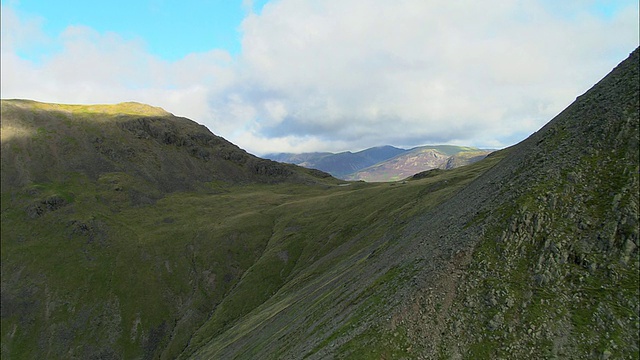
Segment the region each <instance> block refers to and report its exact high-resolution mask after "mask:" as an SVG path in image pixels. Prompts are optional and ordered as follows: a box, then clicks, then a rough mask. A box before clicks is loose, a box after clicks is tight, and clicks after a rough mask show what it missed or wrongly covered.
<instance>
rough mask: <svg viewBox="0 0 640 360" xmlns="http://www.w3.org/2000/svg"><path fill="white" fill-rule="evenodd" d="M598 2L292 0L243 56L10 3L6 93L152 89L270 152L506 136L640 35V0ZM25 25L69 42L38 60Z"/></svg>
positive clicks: (267, 16) (154, 97) (251, 26)
mask: <svg viewBox="0 0 640 360" xmlns="http://www.w3.org/2000/svg"><path fill="white" fill-rule="evenodd" d="M252 3H253V2H252V1H245V4H246V7H247V9H251V8H252ZM594 4H595V5H597V4H598V3H597V2H590V3H589V2H581V1H580V2H578V1H572V2H562V6H559V5H557V2H555V1H548V2H545V1H533V0H525V1H501V0H490V1H483V2H465V3H464V4H462V3H460V2H441V1H439V2H435V1H426V0H398V1H393V2H390V1H382V0H379V1H369V0H368V1H364V0H325V1H322V2H317V1H311V0H308V1H307V0H280V1H273V2H269V3H267V4H266V5H265V6H264V7H263V8H262V10H261V12H260V14H256V13H255V12H253V11H248V14H247V17H246V19H245V20H244V22H243V23H242V26H241V29H242V33H243V39H242V52H241V54H240V55H239V56H238V57H237V58H233V57H231V56H230V55H229V54H228V53H226V52H224V51H222V50H212V51H210V52H207V53H199V54H191V55H189V56H187V57H185V58H183V59H181V60H179V61H175V62H166V61H163V60H161V59H159V58H157V57H154V56H152V55H150V54H149V53H148V52H147V50H146V49H145V44H144V42H142V40H139V39H134V40H130V39H123V38H121V37H120V36H119V35H117V34H110V33H106V34H100V33H96V32H95V31H93V30H91V29H89V28H84V27H70V28H68V29H67V30H66V31H65V32H64V33H63V34H60V36H59V37H58V38H57V39H53V40H51V39H49V40H46V39H47V38H46V36H44V34H43V33H42V32H41V31H40V30H39V28H38V27H39V20H37V19H36V20H26V21H25V20H21V19H19V18H18V17H16V16H15V14H12V13H11V12H9V13H8V14H9V16H8V17H7V18H9V19H10V21H7V22H6V23H5V12H6V11H5V7H3V9H2V10H3V11H2V13H3V23H2V26H3V29H2V33H3V45H2V96H3V97H4V98H6V97H28V98H34V99H37V100H42V101H56V102H103V103H104V102H117V101H129V100H135V101H143V102H147V103H150V104H153V105H156V106H162V107H164V108H165V109H167V110H168V111H171V112H173V113H175V114H177V115H182V116H187V117H190V118H192V119H194V120H196V121H198V122H200V123H203V124H205V125H207V126H208V127H209V128H210V129H211V130H212V131H213V132H215V133H217V134H219V135H222V136H225V137H227V138H228V139H229V140H231V141H233V142H235V143H237V144H238V145H240V146H241V147H244V148H246V149H248V150H250V151H252V152H255V153H265V152H276V151H301V150H304V151H312V150H333V151H337V150H346V149H361V148H365V147H368V146H375V145H382V144H393V145H399V146H413V145H419V144H426V143H451V142H456V143H459V144H465V145H477V146H487V147H498V146H505V145H510V144H512V143H513V142H515V141H518V140H520V139H522V138H524V137H525V136H526V135H528V134H530V133H532V132H533V131H535V130H537V129H538V128H539V127H541V126H542V125H544V123H546V122H547V121H548V120H550V119H551V118H552V117H553V116H554V115H555V114H557V113H558V112H559V111H561V110H562V109H563V108H564V107H566V106H567V105H568V104H569V103H570V102H571V101H572V100H573V99H574V98H575V97H576V96H577V95H580V94H581V93H582V92H584V91H585V90H587V89H588V88H589V87H591V86H592V85H593V84H594V83H595V82H596V81H597V80H599V79H600V78H601V77H602V76H604V75H605V74H606V73H607V72H608V71H609V70H611V68H612V67H613V66H615V65H616V64H617V63H618V62H619V61H621V60H622V59H623V58H624V57H625V56H626V55H627V54H628V53H629V52H630V51H632V50H633V49H634V48H635V47H636V46H638V5H637V3H634V2H630V3H629V4H630V5H628V7H627V8H626V9H624V10H621V11H619V12H617V13H615V14H614V15H613V16H606V17H604V16H598V14H597V12H595V11H594V6H595V5H594ZM26 30H28V31H26ZM13 34H27V35H26V38H25V35H21V36H23V37H22V38H21V40H20V42H21V43H38V42H39V43H42V42H43V41H53V42H55V43H56V44H58V45H59V46H60V48H61V50H59V51H58V52H57V53H55V54H54V55H52V56H49V57H46V58H43V59H41V61H40V62H38V63H36V62H31V61H29V60H25V59H23V58H21V57H18V56H17V55H16V52H15V48H14V47H13V44H15V41H14V40H12V41H8V42H7V44H8V45H6V44H5V35H6V36H8V37H9V38H11V39H13V38H12V36H14V35H13ZM43 39H44V40H43ZM5 45H6V46H5Z"/></svg>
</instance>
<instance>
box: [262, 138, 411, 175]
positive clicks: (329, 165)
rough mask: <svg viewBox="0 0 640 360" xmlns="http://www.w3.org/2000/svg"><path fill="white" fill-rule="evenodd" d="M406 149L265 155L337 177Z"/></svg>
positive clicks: (383, 147) (384, 147) (387, 148)
mask: <svg viewBox="0 0 640 360" xmlns="http://www.w3.org/2000/svg"><path fill="white" fill-rule="evenodd" d="M405 151H406V150H404V149H400V148H396V147H393V146H389V145H386V146H379V147H373V148H368V149H365V150H362V151H358V152H355V153H353V152H351V151H345V152H341V153H337V154H334V153H328V152H316V153H302V154H292V153H280V154H267V155H266V156H265V157H266V158H268V159H271V160H274V161H280V162H284V163H290V164H295V165H299V166H304V167H306V168H311V169H318V170H322V171H325V172H327V173H329V174H331V175H333V176H336V177H338V178H343V177H344V176H346V175H348V174H351V173H353V172H355V171H358V170H360V169H364V168H366V167H368V166H371V165H373V164H377V163H379V162H381V161H384V160H387V159H390V158H392V157H394V156H396V155H398V154H402V153H404V152H405Z"/></svg>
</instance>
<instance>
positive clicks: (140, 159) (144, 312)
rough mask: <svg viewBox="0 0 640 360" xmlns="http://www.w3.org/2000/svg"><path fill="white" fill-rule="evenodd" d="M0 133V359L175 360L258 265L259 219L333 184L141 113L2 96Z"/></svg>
mask: <svg viewBox="0 0 640 360" xmlns="http://www.w3.org/2000/svg"><path fill="white" fill-rule="evenodd" d="M1 125H2V133H1V134H2V144H1V147H2V152H1V154H2V158H1V162H2V167H1V170H2V174H1V176H2V197H1V199H2V208H1V209H2V212H1V219H2V226H1V229H0V230H1V239H2V249H1V250H2V252H1V254H2V262H1V266H2V272H1V275H2V282H1V287H2V288H1V290H2V291H1V296H2V298H1V299H2V308H1V309H2V313H1V318H2V358H3V359H5V358H6V359H10V358H39V357H45V358H65V359H70V358H77V359H87V358H96V357H100V358H156V357H158V356H160V354H165V355H164V356H166V357H167V358H172V357H175V356H176V354H177V353H179V352H180V351H181V350H182V348H183V347H184V346H185V344H186V343H187V342H188V340H189V337H190V334H191V332H192V331H193V329H194V328H196V327H197V326H199V325H200V323H201V322H202V321H204V320H205V319H206V317H207V315H208V313H209V311H211V309H212V308H213V307H215V306H216V305H217V304H218V303H219V302H220V301H221V299H222V298H223V297H224V295H225V293H226V292H227V291H229V289H231V288H232V287H233V286H234V285H235V284H236V283H237V282H238V279H239V278H240V277H241V276H242V274H243V272H244V271H245V270H246V269H247V268H248V267H250V266H251V265H252V264H253V262H254V261H256V259H258V258H260V255H261V251H262V250H263V249H264V248H265V246H266V242H267V241H268V238H269V234H270V233H271V231H272V229H271V226H272V219H271V217H270V216H269V215H266V214H262V213H260V212H259V211H261V209H264V208H270V207H273V206H276V204H279V203H280V202H281V201H284V200H283V199H285V198H286V197H287V196H286V191H288V190H291V191H295V188H296V186H303V188H305V187H309V188H310V190H313V189H316V188H317V187H318V186H320V187H321V188H323V187H325V186H327V185H330V184H332V183H335V182H336V180H335V179H333V178H331V177H330V176H329V175H328V174H324V173H321V172H319V171H314V170H309V169H304V168H299V167H296V166H293V165H285V164H279V163H275V162H272V161H269V160H263V159H259V158H256V157H253V156H251V155H249V154H247V153H246V152H244V151H242V150H240V149H239V148H237V147H236V146H235V145H233V144H231V143H229V142H227V141H226V140H224V139H222V138H220V137H218V136H215V135H213V134H212V133H211V132H209V131H208V130H207V129H206V128H204V127H202V126H200V125H197V124H196V123H194V122H192V121H190V120H188V119H184V118H179V117H175V116H173V115H171V114H168V113H166V112H164V111H163V110H161V109H158V108H153V107H149V106H146V105H142V104H135V103H125V104H119V105H100V106H77V105H56V104H44V103H37V102H33V101H24V100H2V117H1ZM278 184H279V185H278ZM302 184H304V185H302ZM253 186H255V187H257V188H258V189H259V188H260V186H265V187H268V186H274V187H275V188H277V189H279V188H278V186H280V187H283V188H284V189H287V190H283V189H280V190H279V191H280V192H282V194H278V193H277V191H276V193H273V194H266V195H265V193H264V191H263V190H256V191H249V190H246V189H251V188H252V187H253ZM230 189H240V190H237V191H235V192H232V191H231V190H230ZM243 189H245V190H246V193H245V192H243ZM277 189H276V190H277ZM274 191H275V190H274ZM228 193H231V195H228ZM226 194H227V195H226ZM203 198H208V200H204V199H203ZM261 204H262V205H261Z"/></svg>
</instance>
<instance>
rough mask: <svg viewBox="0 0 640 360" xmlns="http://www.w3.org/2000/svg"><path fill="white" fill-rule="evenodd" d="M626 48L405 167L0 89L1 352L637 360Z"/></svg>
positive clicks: (632, 89) (632, 83) (631, 99)
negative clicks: (345, 175) (329, 157)
mask: <svg viewBox="0 0 640 360" xmlns="http://www.w3.org/2000/svg"><path fill="white" fill-rule="evenodd" d="M639 62H640V57H639V50H638V49H636V50H635V51H634V52H633V53H632V54H631V55H630V57H629V58H628V59H627V60H625V61H624V62H623V63H621V64H620V65H619V66H618V67H616V68H615V69H614V70H613V71H612V72H611V73H610V74H609V75H608V76H607V77H605V78H604V79H603V80H601V81H600V82H599V83H598V84H596V85H595V86H594V87H593V88H592V89H591V90H589V91H588V92H587V93H585V94H584V95H582V96H580V97H578V98H577V99H576V101H575V102H574V103H573V104H571V105H570V106H569V107H568V108H567V109H566V110H564V111H563V112H562V113H560V114H559V115H558V116H557V117H555V118H554V119H553V120H552V121H551V122H549V123H548V124H547V125H546V126H545V127H544V128H542V129H541V130H540V131H538V132H536V133H535V134H533V135H531V136H530V137H529V138H528V139H527V140H525V141H523V142H522V143H520V144H518V145H515V146H513V147H511V148H508V149H505V150H501V151H497V152H495V153H492V154H490V155H489V156H487V157H486V158H485V159H483V160H481V161H478V162H476V163H474V164H471V165H468V166H464V167H460V168H456V169H452V170H441V169H438V170H431V171H428V172H425V173H420V174H418V175H416V176H414V177H413V180H409V181H406V182H403V183H377V184H369V183H362V182H355V183H346V184H344V182H342V183H339V182H338V181H337V180H335V179H333V178H331V177H327V175H326V174H324V173H317V172H310V170H305V169H301V168H298V167H295V166H289V165H280V164H277V163H273V162H263V161H265V160H260V159H257V158H253V157H251V156H249V155H247V154H246V153H244V152H242V151H241V150H239V149H237V148H236V147H235V146H233V145H230V144H228V143H227V142H225V141H224V140H223V139H221V138H218V137H215V136H214V135H212V134H210V133H208V132H206V131H205V130H203V129H202V128H201V127H199V126H198V125H196V124H194V123H192V122H189V121H188V120H186V119H181V118H174V117H172V116H170V115H167V114H158V113H155V111H158V110H157V109H155V108H146V107H143V108H144V109H147V110H144V111H149V112H154V115H153V116H151V118H153V119H156V120H154V122H151V123H150V124H148V125H149V128H150V129H161V130H149V131H147V130H145V129H146V128H147V127H146V125H144V122H143V125H140V126H141V128H140V126H137V125H136V126H134V127H133V130H131V129H130V128H129V127H130V126H129V125H124V124H128V123H129V122H130V121H131V120H133V119H132V118H131V117H132V116H133V117H134V118H136V117H140V114H138V113H136V114H135V115H132V114H130V113H129V114H128V115H111V114H108V112H107V111H106V110H104V109H103V110H101V111H93V112H91V111H90V112H86V110H84V108H74V110H73V111H71V112H70V113H68V112H61V111H60V110H59V109H60V108H65V106H58V105H43V104H38V103H26V102H22V101H9V102H7V101H3V105H2V106H3V107H2V182H3V184H2V228H1V231H2V233H1V234H2V293H1V294H2V357H3V359H4V358H37V357H45V358H65V359H74V358H76V359H85V358H103V359H120V358H126V359H129V358H139V359H157V358H161V359H173V358H181V359H187V358H194V359H217V358H220V359H227V358H240V359H255V358H260V359H303V358H306V359H325V358H336V359H341V358H349V359H371V358H374V359H378V358H385V359H401V358H407V359H414V358H423V359H433V358H443V359H449V358H453V359H495V358H518V359H540V358H569V359H585V358H587V359H589V358H592V359H605V358H624V359H627V358H629V359H633V358H637V357H638V356H639V350H638V346H639V339H638V332H639V330H640V328H639V327H640V318H639V317H638V314H639V312H640V303H639V300H638V298H639V296H640V291H639V287H638V282H639V281H640V278H639V269H640V263H639V254H638V195H639V185H638V177H639V159H638V150H639V143H638V137H639V135H638V132H639V129H638V127H639V124H638V123H639V107H640V103H639V97H640V91H639V87H640V85H639V84H640V83H639V76H638V73H639V71H638V67H639ZM137 106H138V105H136V107H137ZM5 109H7V110H5ZM81 109H82V111H80V110H81ZM152 109H155V110H152ZM63 110H64V109H63ZM65 111H66V110H65ZM136 111H139V110H136ZM6 114H10V115H11V116H8V115H6ZM25 114H28V115H25ZM151 118H148V117H143V119H148V120H150V119H151ZM134 123H135V124H138V122H136V121H134ZM30 124H35V125H30ZM5 128H6V129H10V130H11V131H7V132H5ZM40 128H42V129H43V130H40ZM24 129H27V130H24ZM166 129H169V130H166ZM192 129H193V130H192ZM195 129H200V130H201V131H204V132H203V133H204V134H208V135H207V139H209V137H212V138H211V139H216V141H218V142H216V143H205V145H202V144H201V143H199V142H198V141H199V140H195V139H192V136H191V135H194V134H198V133H200V132H198V131H196V130H195ZM145 134H146V135H145ZM152 134H154V135H152ZM167 134H168V135H167ZM171 134H176V137H175V138H177V139H183V140H175V141H174V140H169V141H168V142H167V141H165V140H166V139H174V137H172V136H171ZM101 137H102V139H103V140H102V142H99V141H98V142H94V140H95V139H96V138H101ZM196 138H197V136H196ZM207 141H208V140H207ZM211 141H214V140H211ZM65 144H72V145H70V146H72V147H71V149H70V150H69V149H66V148H65V146H69V145H65ZM73 144H76V145H73ZM101 144H106V145H104V146H102V145H101ZM73 146H75V147H73ZM127 148H130V149H133V151H129V152H127V151H125V150H123V149H127ZM74 149H75V150H78V151H77V152H76V151H74ZM109 149H110V150H109ZM194 149H195V150H194ZM198 149H203V150H204V151H206V152H207V153H208V154H209V158H207V157H206V156H203V157H202V158H201V157H199V156H198V154H199V153H200V152H199V151H198ZM79 150H82V151H79ZM229 151H230V152H231V153H232V154H238V155H234V156H230V157H229V156H226V155H224V154H227V153H228V152H229ZM110 154H113V156H111V155H110ZM127 154H132V155H127ZM235 156H238V157H242V158H243V159H245V160H242V161H236V160H233V159H235ZM96 161H98V164H100V165H99V166H96V165H93V163H95V162H96ZM100 161H101V162H100ZM165 161H167V162H165ZM169 164H175V166H177V167H178V168H179V169H181V170H180V172H178V171H176V172H175V173H172V172H171V171H169V172H168V173H165V170H167V169H169ZM255 164H264V165H265V166H264V167H261V166H257V167H256V165H255ZM267 165H268V166H267ZM141 169H142V170H141ZM229 169H231V170H229ZM256 169H263V170H256ZM183 171H184V173H183ZM191 172H193V176H187V175H186V174H191ZM5 183H6V185H5ZM140 193H141V194H142V195H139V194H140ZM136 199H137V200H136ZM141 199H142V200H141ZM144 199H149V200H144Z"/></svg>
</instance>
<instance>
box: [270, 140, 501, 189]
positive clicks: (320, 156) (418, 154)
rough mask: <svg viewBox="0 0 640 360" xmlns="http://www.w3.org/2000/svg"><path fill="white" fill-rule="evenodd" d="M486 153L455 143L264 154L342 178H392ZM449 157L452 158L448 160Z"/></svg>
mask: <svg viewBox="0 0 640 360" xmlns="http://www.w3.org/2000/svg"><path fill="white" fill-rule="evenodd" d="M490 152H491V151H488V150H480V149H476V148H470V147H463V146H455V145H429V146H419V147H415V148H412V149H408V150H407V149H400V148H396V147H393V146H389V145H386V146H379V147H373V148H369V149H365V150H362V151H359V152H356V153H352V152H348V151H347V152H342V153H337V154H334V153H328V152H317V153H301V154H293V153H280V154H268V155H266V158H268V159H271V160H275V161H280V162H284V163H290V164H295V165H299V166H304V167H306V168H312V169H319V170H322V171H326V172H327V173H330V174H331V175H333V176H335V177H338V178H340V179H345V180H364V181H394V180H400V179H404V178H405V177H408V176H411V175H413V174H416V173H418V172H421V171H425V170H430V169H434V168H445V167H447V166H449V167H448V168H453V167H458V166H462V165H467V164H469V163H472V162H475V161H478V160H480V159H481V158H482V157H484V156H486V155H487V154H489V153H490ZM471 153H473V155H471ZM450 157H455V159H456V160H454V159H452V160H451V161H450V162H449V158H450ZM448 162H449V165H447V163H448Z"/></svg>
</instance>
